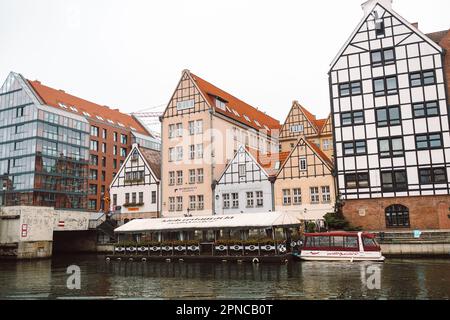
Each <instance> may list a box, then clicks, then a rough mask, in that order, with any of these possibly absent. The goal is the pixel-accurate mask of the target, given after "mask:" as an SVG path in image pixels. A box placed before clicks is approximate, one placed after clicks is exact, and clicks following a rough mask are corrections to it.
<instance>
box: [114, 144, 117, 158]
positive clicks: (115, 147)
mask: <svg viewBox="0 0 450 320" xmlns="http://www.w3.org/2000/svg"><path fill="white" fill-rule="evenodd" d="M113 155H115V156H116V155H117V146H116V145H114V146H113Z"/></svg>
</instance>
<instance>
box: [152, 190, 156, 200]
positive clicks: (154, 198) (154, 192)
mask: <svg viewBox="0 0 450 320" xmlns="http://www.w3.org/2000/svg"><path fill="white" fill-rule="evenodd" d="M152 203H156V191H152Z"/></svg>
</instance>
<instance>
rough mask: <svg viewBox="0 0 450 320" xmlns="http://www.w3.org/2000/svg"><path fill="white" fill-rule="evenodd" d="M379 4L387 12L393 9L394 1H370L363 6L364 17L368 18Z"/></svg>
mask: <svg viewBox="0 0 450 320" xmlns="http://www.w3.org/2000/svg"><path fill="white" fill-rule="evenodd" d="M377 4H380V5H382V6H383V7H384V8H385V9H387V10H391V9H392V0H368V1H365V2H363V3H362V4H361V7H362V9H363V11H364V15H365V16H367V15H368V14H369V13H370V12H371V11H372V10H373V8H374V7H375V6H376V5H377Z"/></svg>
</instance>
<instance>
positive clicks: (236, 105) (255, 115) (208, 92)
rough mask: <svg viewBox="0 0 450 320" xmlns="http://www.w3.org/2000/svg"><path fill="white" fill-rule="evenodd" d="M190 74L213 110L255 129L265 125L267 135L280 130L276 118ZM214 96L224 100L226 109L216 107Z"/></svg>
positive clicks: (274, 133) (260, 128) (261, 128)
mask: <svg viewBox="0 0 450 320" xmlns="http://www.w3.org/2000/svg"><path fill="white" fill-rule="evenodd" d="M190 75H191V76H192V78H193V80H194V81H195V83H196V84H197V86H198V88H199V89H200V90H201V91H202V93H203V95H204V96H205V97H206V99H207V100H208V103H209V104H210V105H211V106H212V107H213V108H214V109H215V111H217V112H218V113H221V114H223V115H225V116H227V117H228V118H231V119H233V120H236V121H238V122H240V123H243V124H245V125H247V126H249V127H252V128H254V129H255V130H258V131H259V130H264V131H265V130H266V129H265V127H264V126H267V128H268V129H269V131H268V132H267V134H269V135H276V134H278V133H277V131H278V130H280V128H281V125H280V122H279V121H278V120H276V119H274V118H272V117H270V116H269V115H267V114H266V113H264V112H262V111H260V110H258V109H256V108H254V107H252V106H251V105H249V104H247V103H245V102H243V101H242V100H239V99H238V98H236V97H234V96H232V95H231V94H229V93H228V92H225V91H223V90H222V89H219V88H217V87H216V86H214V85H213V84H211V83H209V82H208V81H206V80H203V79H202V78H200V77H199V76H197V75H195V74H193V73H190ZM216 97H219V98H220V99H222V100H225V104H226V106H227V107H228V109H226V110H223V109H221V108H219V107H216V104H215V98H216ZM233 110H235V111H236V112H237V113H238V114H235V113H234V112H233ZM244 115H245V116H247V117H248V118H249V119H250V121H247V120H246V119H245V117H244ZM255 120H256V121H257V122H258V123H259V124H260V125H261V126H258V124H257V123H255Z"/></svg>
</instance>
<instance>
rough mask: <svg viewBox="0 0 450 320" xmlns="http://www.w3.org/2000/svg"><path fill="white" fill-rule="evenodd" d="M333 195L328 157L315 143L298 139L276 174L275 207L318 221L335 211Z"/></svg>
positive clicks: (334, 192) (301, 217) (333, 185)
mask: <svg viewBox="0 0 450 320" xmlns="http://www.w3.org/2000/svg"><path fill="white" fill-rule="evenodd" d="M335 194H336V191H335V184H334V177H333V164H332V162H331V160H330V159H329V158H328V156H327V155H326V154H325V152H323V151H322V150H321V149H320V148H319V147H318V146H317V145H316V143H315V142H313V141H310V140H308V139H306V138H303V137H301V138H299V139H298V140H297V142H296V144H295V146H294V148H293V149H292V151H291V152H290V153H289V155H288V156H287V157H286V160H285V161H284V162H283V163H282V164H281V166H280V169H279V171H278V174H277V176H276V180H275V188H274V198H275V210H276V211H277V212H289V213H292V214H294V215H296V216H298V217H299V218H300V219H301V220H314V221H317V220H322V219H323V216H324V215H325V214H326V213H329V212H334V211H335V209H334V208H335V201H336V196H335Z"/></svg>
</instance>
